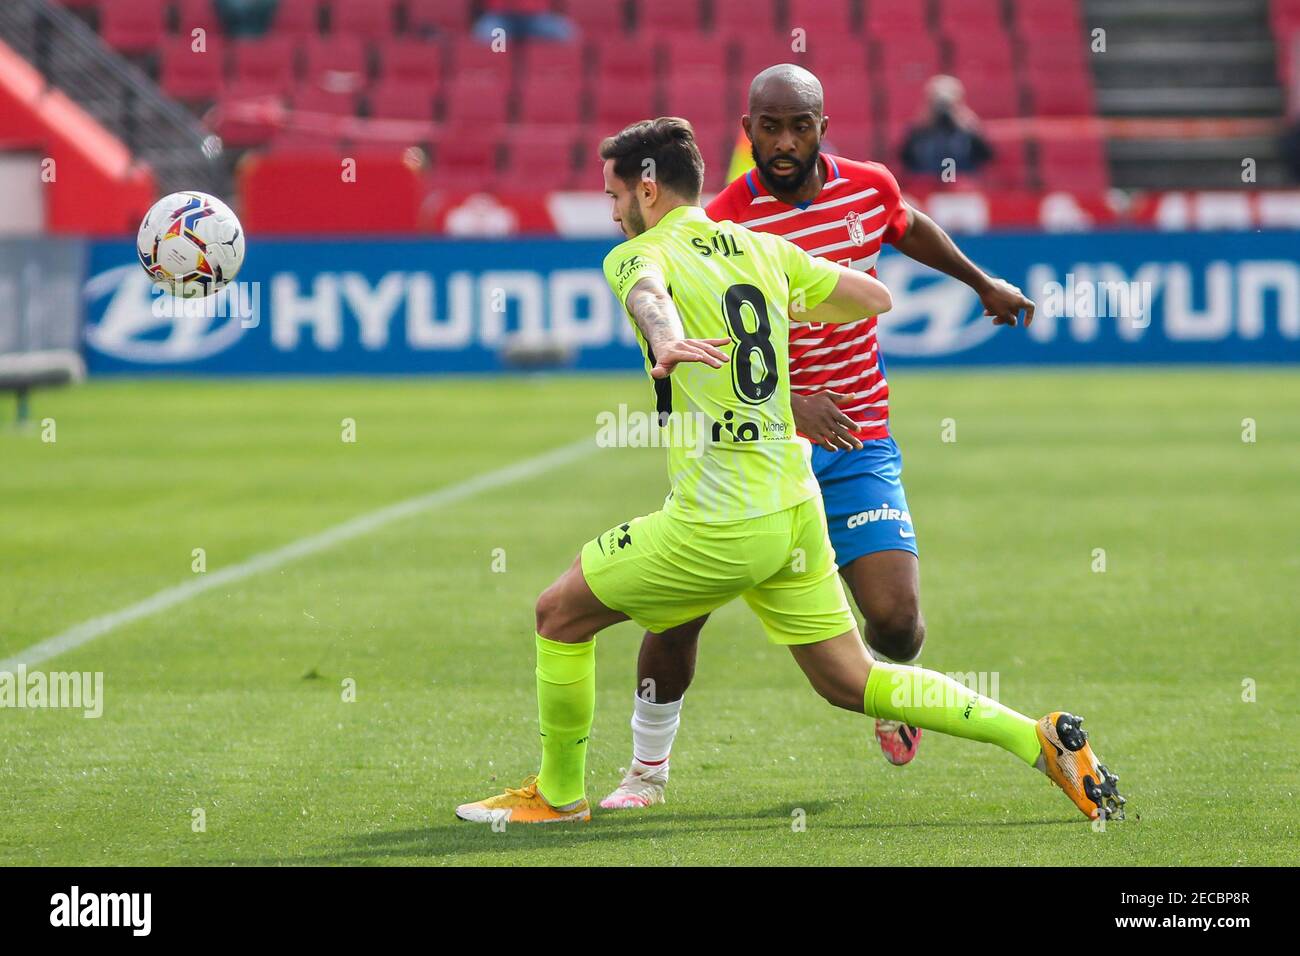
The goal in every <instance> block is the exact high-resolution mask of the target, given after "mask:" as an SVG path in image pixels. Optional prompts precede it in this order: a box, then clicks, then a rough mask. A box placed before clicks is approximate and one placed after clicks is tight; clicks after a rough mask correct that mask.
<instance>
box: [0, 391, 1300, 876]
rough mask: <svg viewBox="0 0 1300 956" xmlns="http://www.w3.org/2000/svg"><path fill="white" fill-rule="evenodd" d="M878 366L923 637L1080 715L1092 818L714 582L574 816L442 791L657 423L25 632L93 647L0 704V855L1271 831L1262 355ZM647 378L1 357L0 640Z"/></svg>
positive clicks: (643, 860)
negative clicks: (209, 584)
mask: <svg viewBox="0 0 1300 956" xmlns="http://www.w3.org/2000/svg"><path fill="white" fill-rule="evenodd" d="M892 384H893V396H894V404H895V426H894V427H895V433H896V436H897V437H898V440H899V443H900V444H901V446H902V448H903V452H904V455H905V457H906V472H905V479H906V484H907V489H908V497H909V500H910V504H911V506H912V512H913V515H914V516H915V521H916V527H917V531H918V540H919V543H920V548H921V553H922V581H923V583H922V594H923V604H924V610H925V613H926V616H927V619H928V624H929V635H930V636H929V642H928V644H927V650H926V654H925V663H926V664H927V665H928V666H930V667H933V668H937V669H939V670H946V671H988V672H996V673H997V674H998V679H999V696H1000V697H1001V699H1002V700H1003V701H1004V702H1006V703H1008V704H1010V705H1011V706H1014V707H1016V708H1018V709H1021V710H1024V711H1027V712H1029V713H1031V714H1033V715H1035V716H1037V715H1039V714H1041V713H1043V712H1046V711H1048V710H1051V709H1058V708H1067V709H1072V710H1076V711H1077V712H1080V713H1083V714H1084V715H1086V716H1087V718H1088V727H1089V729H1090V730H1091V731H1092V734H1093V740H1094V743H1095V744H1096V745H1097V749H1098V751H1099V753H1100V754H1101V756H1102V758H1103V759H1104V760H1105V761H1106V762H1107V763H1108V764H1109V765H1110V766H1111V768H1112V769H1114V770H1116V771H1117V772H1118V773H1119V774H1120V775H1121V777H1122V781H1123V787H1124V790H1125V793H1126V795H1127V796H1128V798H1129V810H1130V812H1129V818H1128V820H1126V821H1125V822H1123V823H1113V824H1111V825H1109V826H1108V827H1107V828H1106V829H1105V831H1104V832H1097V831H1095V830H1094V829H1093V828H1092V827H1090V826H1089V825H1088V823H1087V821H1085V820H1084V819H1083V818H1082V817H1081V816H1080V815H1079V814H1078V812H1077V811H1076V810H1075V809H1074V808H1073V806H1071V805H1070V804H1069V802H1068V801H1067V800H1066V799H1065V798H1064V797H1063V796H1062V795H1061V794H1060V793H1059V792H1056V791H1055V790H1054V789H1053V788H1052V787H1051V786H1050V785H1049V784H1048V783H1047V781H1046V779H1045V778H1043V777H1041V776H1040V775H1038V774H1035V773H1033V772H1031V771H1029V770H1027V769H1026V768H1025V767H1024V766H1023V765H1021V764H1019V763H1018V761H1016V760H1015V759H1014V758H1012V757H1010V756H1008V755H1007V754H1005V753H1002V752H1001V751H999V750H996V749H994V748H992V747H989V746H985V745H979V744H972V743H967V742H965V741H960V740H952V739H944V738H940V737H938V736H937V735H933V734H931V735H928V736H927V737H926V739H925V741H924V743H923V745H922V749H921V753H920V755H919V757H918V758H917V760H916V761H915V762H913V763H912V764H911V765H910V766H907V767H904V768H894V767H891V766H888V765H887V764H886V763H885V762H884V760H883V759H882V758H881V756H880V753H879V750H878V749H877V747H876V745H875V741H874V739H872V736H871V727H870V721H868V720H867V719H865V718H862V717H854V716H853V715H850V714H848V713H844V712H840V711H835V710H832V709H831V708H830V707H829V706H827V705H826V704H825V703H823V702H822V701H821V700H820V699H819V698H817V697H816V695H815V694H814V693H813V692H812V691H811V690H810V689H809V688H808V687H807V686H806V684H805V682H804V680H803V678H802V676H801V675H800V673H799V672H798V670H797V668H796V667H795V666H794V664H793V662H792V661H791V660H790V659H789V655H788V653H787V652H785V651H784V650H782V649H780V648H777V647H773V646H771V645H769V644H767V643H766V640H765V638H764V637H763V635H762V632H761V630H760V628H759V626H758V624H757V622H756V621H755V620H754V619H753V618H752V617H751V616H750V615H749V612H748V611H747V609H746V608H745V607H744V606H743V604H740V603H736V604H733V605H732V606H730V607H728V608H726V609H724V610H723V611H721V612H720V613H718V614H717V615H715V617H714V619H713V621H712V623H711V624H710V626H709V628H708V629H707V630H706V631H705V638H704V642H703V644H702V647H701V652H700V665H699V675H698V678H697V681H696V684H695V686H694V688H693V689H692V690H691V693H690V694H689V695H688V697H687V702H686V706H685V710H684V715H683V725H682V731H681V735H680V737H679V738H678V744H677V748H676V751H675V754H674V760H673V784H672V786H671V788H670V790H669V801H670V802H669V803H668V804H667V805H666V806H663V807H657V808H654V809H652V810H649V811H642V812H635V813H623V814H619V813H611V812H604V813H598V814H597V815H596V816H595V818H594V819H593V822H592V823H591V825H589V826H584V827H578V828H559V829H553V828H543V829H542V830H540V831H538V830H529V829H527V828H524V827H513V828H509V829H508V830H507V831H506V832H503V833H494V832H492V831H491V830H490V829H488V828H480V827H472V826H470V825H467V824H457V823H456V822H455V820H454V819H453V817H452V807H453V806H454V805H455V804H456V803H459V802H462V801H464V800H467V799H473V798H478V797H481V796H484V795H486V794H487V793H488V792H490V791H493V790H496V789H499V788H500V786H501V785H503V784H512V785H513V784H515V783H517V782H518V780H519V779H520V778H522V777H523V776H524V775H525V774H527V773H530V772H532V771H533V770H534V769H535V765H536V759H537V736H536V706H535V699H534V689H533V675H532V671H533V650H532V635H533V618H532V613H533V610H532V609H533V601H534V599H535V597H536V595H537V593H538V592H539V591H540V590H541V589H542V588H543V587H544V586H545V585H546V584H547V583H549V582H550V581H551V580H552V579H553V578H554V577H555V576H556V575H557V574H558V573H559V572H560V571H561V570H563V569H564V567H565V566H566V565H567V563H568V562H569V561H570V560H571V559H572V556H573V555H574V553H575V552H576V551H577V549H578V548H579V547H580V546H581V544H582V543H583V542H584V541H585V540H586V539H588V538H589V537H592V536H594V535H595V534H596V533H598V532H600V531H603V530H605V529H606V528H607V527H609V526H610V525H612V524H614V523H615V522H616V521H621V520H623V519H625V518H627V517H630V516H633V515H637V514H641V513H645V512H648V511H652V510H654V509H655V508H656V507H658V505H659V503H660V502H661V500H662V497H663V494H664V492H665V490H666V489H665V481H666V479H665V466H664V461H663V452H662V451H659V450H652V449H641V450H623V449H609V450H595V449H594V448H593V450H592V451H591V452H590V453H589V454H584V455H581V456H578V457H576V458H574V459H573V460H571V461H570V462H568V463H566V464H561V465H559V466H556V467H553V468H551V469H550V470H546V471H544V472H543V473H540V474H537V475H535V476H532V477H529V478H527V479H525V480H521V481H518V482H516V483H513V484H509V485H507V486H504V487H500V488H497V489H495V490H488V491H484V492H481V493H475V494H469V495H467V496H465V497H463V498H462V499H461V500H458V501H455V502H453V503H450V504H447V505H446V506H443V507H439V508H434V509H432V510H427V511H425V512H422V513H419V514H416V515H413V516H409V517H406V518H403V519H402V520H400V521H397V522H394V523H392V524H389V525H388V526H386V527H383V528H381V529H379V530H376V531H374V532H373V533H370V534H366V535H363V536H360V537H357V538H354V539H352V540H349V541H346V542H343V543H341V544H339V545H337V546H335V547H332V548H328V549H326V550H322V551H320V552H318V553H314V554H310V555H307V556H304V557H302V558H301V559H299V560H295V561H292V562H289V563H286V564H284V565H282V566H279V567H276V568H273V569H271V570H268V571H265V572H264V573H259V574H256V575H253V576H251V577H247V578H244V579H242V580H236V581H231V582H229V583H224V584H221V585H220V586H218V587H213V588H212V589H211V590H208V591H206V592H205V593H202V594H199V595H197V596H195V597H193V598H192V599H190V600H185V601H182V602H180V603H178V604H176V605H175V606H172V607H170V608H168V609H166V610H164V611H162V612H160V613H158V614H156V615H153V616H150V617H147V618H144V619H141V620H137V621H134V622H130V623H127V624H124V625H122V626H120V627H118V628H116V629H114V630H111V631H110V632H108V633H106V634H104V635H103V636H101V637H99V638H97V639H96V640H93V641H91V642H89V643H87V644H85V645H84V646H81V647H79V648H77V649H75V650H71V651H68V652H66V653H64V654H61V655H60V656H57V657H54V658H53V659H51V660H49V661H47V662H45V663H43V664H41V665H39V669H41V670H43V671H73V670H76V671H102V672H103V674H104V698H105V699H104V712H103V716H102V717H101V718H99V719H85V718H84V717H83V716H81V714H80V712H73V711H69V710H57V709H32V708H28V709H16V708H8V709H0V863H3V864H261V863H273V864H280V863H283V864H548V863H557V864H558V863H563V864H623V865H626V864H654V863H682V864H691V863H693V864H768V863H796V864H869V865H898V864H945V865H953V864H957V865H976V864H1247V865H1258V864H1270V863H1271V864H1280V863H1294V861H1295V852H1296V851H1295V848H1296V846H1297V842H1298V841H1300V825H1298V823H1297V818H1298V816H1300V814H1298V812H1297V809H1296V798H1297V795H1298V794H1297V791H1300V753H1298V752H1297V749H1296V747H1295V745H1294V744H1295V739H1296V737H1295V735H1296V732H1297V730H1298V729H1300V721H1298V720H1297V718H1298V717H1300V702H1298V698H1297V693H1296V688H1297V686H1298V685H1300V663H1298V659H1300V654H1297V650H1296V637H1297V631H1296V627H1297V625H1296V621H1297V616H1298V615H1297V612H1298V611H1300V598H1298V597H1297V594H1298V593H1300V587H1298V586H1297V581H1300V545H1298V543H1300V498H1298V497H1297V488H1298V487H1300V486H1298V485H1297V481H1298V480H1300V413H1298V412H1297V410H1298V409H1300V376H1297V375H1296V374H1295V373H1294V372H1284V371H1278V370H1266V371H1259V370H1250V371H1231V372H1224V371H1209V370H1205V369H1193V370H1185V371H1177V372H1149V371H1148V372H1132V373H1130V372H1119V371H1101V372H1054V373H1034V374H1013V373H988V374H955V373H943V374H939V373H925V374H922V373H918V372H910V371H907V370H901V371H898V372H897V373H896V374H895V375H894V376H893V378H892ZM648 399H649V388H648V386H647V384H646V383H645V382H644V380H643V379H639V378H637V377H634V376H610V377H581V378H580V377H564V376H560V377H537V378H523V377H520V378H511V379H442V380H438V381H420V380H391V381H369V380H365V381H363V380H337V381H286V382H276V383H266V382H253V381H227V382H127V381H120V382H114V381H97V382H93V383H91V384H88V385H86V386H84V387H81V388H78V389H75V390H69V391H62V392H49V393H41V394H38V395H37V396H36V397H35V401H34V417H35V418H36V419H37V420H38V422H39V420H40V419H42V418H45V417H49V418H53V419H54V420H55V425H56V429H57V431H56V437H57V440H56V441H55V442H53V443H48V442H43V441H42V440H41V429H40V427H39V425H37V426H36V427H34V428H32V429H29V430H26V431H19V430H15V429H14V428H12V427H11V426H10V425H9V424H8V423H7V422H6V423H5V424H3V425H0V659H3V658H7V657H11V656H13V655H17V654H19V653H20V652H22V651H23V650H24V649H25V648H28V647H30V646H32V645H34V644H36V643H37V642H39V641H41V640H43V639H46V638H48V637H51V636H53V635H56V634H60V633H62V632H64V631H66V630H67V629H69V628H71V627H73V626H74V625H77V624H79V623H81V622H83V621H86V620H87V619H90V618H94V617H96V616H99V615H103V614H107V613H109V612H112V611H115V610H118V609H120V608H123V607H126V606H128V605H131V604H133V603H134V602H137V601H140V600H142V599H144V598H146V597H148V596H150V595H152V594H154V593H155V592H158V591H160V590H162V589H164V588H167V587H170V586H173V585H177V584H182V583H184V582H186V581H192V580H194V578H195V577H196V575H195V574H194V573H193V572H192V571H191V562H192V561H193V560H194V559H193V557H192V552H193V550H194V549H195V548H203V549H204V550H205V552H206V561H207V573H208V574H214V573H217V572H219V571H220V570H221V569H222V568H225V567H229V566H231V565H234V564H237V563H239V562H241V561H244V560H245V559H247V558H249V557H251V556H253V555H256V554H259V553H262V552H265V551H269V550H272V549H275V548H277V547H279V546H282V545H285V544H288V543H290V542H293V541H295V540H297V539H300V538H303V537H305V536H308V535H311V534H314V533H316V532H319V531H321V530H323V529H325V528H327V527H330V526H331V525H335V524H337V523H340V522H342V521H345V520H347V519H349V518H353V517H355V516H358V515H362V514H365V513H368V512H372V511H374V510H376V509H378V508H380V507H382V506H384V505H387V504H390V503H393V502H396V501H400V500H402V499H405V498H409V497H412V496H416V495H420V494H423V493H426V492H429V491H431V490H434V489H437V488H439V487H450V486H457V485H459V484H460V483H464V482H473V481H474V480H475V478H476V476H480V475H484V474H488V473H491V472H494V471H495V470H496V469H499V468H501V467H503V466H506V465H509V464H511V463H513V462H517V461H520V460H523V459H527V458H530V457H533V456H536V455H540V454H542V453H544V452H547V451H550V450H552V449H555V448H557V447H560V446H564V445H568V444H570V443H572V442H574V441H575V440H577V439H581V438H583V437H584V436H585V437H588V438H590V437H592V436H593V435H594V434H595V430H596V426H595V415H596V413H597V412H598V411H600V410H602V409H614V408H616V407H617V405H618V403H620V402H627V403H629V404H631V405H633V406H635V407H638V408H644V407H646V406H647V405H648V403H649V402H648ZM9 410H10V409H9V406H8V404H7V403H6V405H5V408H4V413H5V414H6V415H8V414H9ZM344 418H353V419H355V420H356V427H357V441H356V442H355V443H345V442H343V441H341V439H340V433H341V426H340V422H341V420H342V419H344ZM946 418H951V419H954V420H955V422H956V433H957V434H956V437H957V441H956V442H955V443H944V442H942V441H941V440H940V431H941V421H942V420H943V419H946ZM1245 418H1251V419H1253V420H1254V421H1255V422H1256V423H1257V429H1258V440H1257V441H1256V442H1254V443H1247V442H1243V440H1242V420H1243V419H1245ZM1098 548H1102V549H1105V556H1106V570H1105V572H1104V573H1096V572H1094V570H1093V565H1094V549H1098ZM495 549H503V551H504V559H505V562H506V568H505V571H504V572H503V573H502V572H497V571H494V570H493V561H494V554H499V552H496V550H495ZM639 638H640V635H639V632H638V631H637V630H636V628H635V626H634V625H632V624H624V625H620V626H619V627H617V628H614V629H612V630H610V631H607V632H605V633H604V634H603V635H602V636H601V638H600V649H599V652H598V660H599V665H598V668H599V669H598V683H599V691H598V695H599V696H598V710H597V715H596V724H595V728H594V731H593V737H592V744H591V748H590V760H589V769H590V774H591V776H590V783H589V795H590V796H592V797H600V796H603V794H604V792H605V791H606V790H607V789H608V788H609V787H610V786H612V785H613V784H614V783H615V782H616V781H617V780H618V778H619V775H620V769H621V768H622V767H623V766H625V764H626V761H627V758H628V756H629V748H630V741H629V731H628V727H627V718H628V714H629V708H630V700H631V694H632V691H633V688H634V659H635V651H636V647H637V644H638V642H639ZM349 679H350V680H351V681H355V689H356V699H355V701H353V702H346V701H345V700H344V699H343V698H344V688H343V684H344V681H345V680H349ZM1244 682H1253V687H1254V695H1253V696H1254V698H1255V699H1254V700H1253V702H1252V701H1248V700H1243V694H1244V690H1243V687H1244V686H1245V687H1249V686H1251V685H1249V684H1246V683H1244ZM1245 696H1246V697H1250V696H1252V695H1250V694H1245ZM196 809H201V810H202V811H203V814H204V818H205V823H206V829H205V830H204V831H203V832H195V831H194V828H193V826H192V821H193V819H194V811H195V810H196ZM798 810H802V811H803V812H804V814H806V830H804V831H803V832H795V830H794V828H793V827H792V825H791V824H792V820H793V819H794V814H795V813H796V811H798Z"/></svg>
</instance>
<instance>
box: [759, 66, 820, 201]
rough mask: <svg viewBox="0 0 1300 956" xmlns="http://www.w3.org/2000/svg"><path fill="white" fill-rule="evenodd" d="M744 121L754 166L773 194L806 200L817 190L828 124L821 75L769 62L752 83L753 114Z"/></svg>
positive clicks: (779, 196) (788, 199)
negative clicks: (823, 138)
mask: <svg viewBox="0 0 1300 956" xmlns="http://www.w3.org/2000/svg"><path fill="white" fill-rule="evenodd" d="M740 122H741V125H742V126H743V127H744V129H745V135H746V136H748V137H749V142H750V152H751V154H752V155H753V157H754V166H755V167H757V169H758V174H759V176H761V177H762V179H763V182H764V184H766V186H767V188H768V189H770V190H771V191H772V194H773V195H775V196H776V197H778V198H780V199H784V201H786V202H802V201H803V200H805V199H808V198H810V197H811V196H815V195H816V194H817V192H818V191H819V190H820V189H821V184H822V180H821V176H820V170H819V166H820V164H819V163H818V156H819V155H820V152H821V142H822V136H823V135H825V133H826V122H827V121H826V116H825V114H824V113H823V112H822V84H821V81H820V80H818V79H817V77H815V76H813V74H812V73H810V72H808V71H807V70H805V69H804V68H803V67H801V66H795V65H794V64H793V63H778V64H777V65H776V66H769V67H768V68H767V69H766V70H764V71H763V72H762V73H759V74H758V76H756V77H754V80H753V82H752V83H750V84H749V112H748V113H747V114H745V115H744V116H742V117H741V118H740ZM804 193H807V194H808V195H803V194H804Z"/></svg>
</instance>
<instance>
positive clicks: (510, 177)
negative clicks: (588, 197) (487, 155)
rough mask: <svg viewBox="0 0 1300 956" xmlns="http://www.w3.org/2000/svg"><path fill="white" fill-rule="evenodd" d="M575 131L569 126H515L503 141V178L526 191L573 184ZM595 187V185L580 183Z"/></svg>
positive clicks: (562, 187)
mask: <svg viewBox="0 0 1300 956" xmlns="http://www.w3.org/2000/svg"><path fill="white" fill-rule="evenodd" d="M574 141H575V135H574V130H573V129H572V128H571V127H568V128H565V127H554V126H526V125H520V126H515V127H514V128H512V129H511V131H510V135H509V138H508V140H507V142H506V165H505V176H504V180H505V181H506V182H508V183H510V184H511V185H512V186H514V187H515V188H519V189H525V190H529V191H531V190H545V189H564V188H567V187H570V186H573V185H575V183H574V179H575V174H574V168H573V158H574V157H573V146H574ZM583 185H585V186H587V187H588V188H594V184H592V183H585V184H583Z"/></svg>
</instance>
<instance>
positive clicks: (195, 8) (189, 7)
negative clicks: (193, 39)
mask: <svg viewBox="0 0 1300 956" xmlns="http://www.w3.org/2000/svg"><path fill="white" fill-rule="evenodd" d="M195 29H202V30H206V31H207V33H208V35H209V36H210V37H211V36H214V35H217V34H220V33H221V32H222V26H221V18H220V17H218V16H217V11H216V9H215V8H214V7H213V5H212V0H179V2H178V3H177V4H176V32H177V33H182V34H184V35H185V36H191V35H192V34H191V32H190V31H192V30H195Z"/></svg>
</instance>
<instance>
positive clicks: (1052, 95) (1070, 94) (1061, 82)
mask: <svg viewBox="0 0 1300 956" xmlns="http://www.w3.org/2000/svg"><path fill="white" fill-rule="evenodd" d="M1029 99H1030V104H1031V107H1030V110H1031V112H1033V113H1035V114H1037V115H1039V116H1092V115H1094V114H1095V113H1096V112H1097V104H1096V100H1095V99H1094V97H1093V93H1092V84H1091V83H1089V82H1087V80H1086V78H1081V77H1072V76H1067V77H1063V78H1055V77H1039V78H1038V79H1036V80H1035V81H1034V82H1033V83H1031V84H1030V85H1029Z"/></svg>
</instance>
